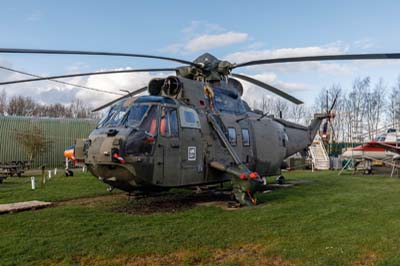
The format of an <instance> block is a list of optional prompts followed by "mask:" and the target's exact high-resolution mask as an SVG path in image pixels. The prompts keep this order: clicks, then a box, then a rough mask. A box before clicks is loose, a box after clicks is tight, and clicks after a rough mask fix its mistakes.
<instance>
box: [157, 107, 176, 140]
mask: <svg viewBox="0 0 400 266" xmlns="http://www.w3.org/2000/svg"><path fill="white" fill-rule="evenodd" d="M160 134H161V136H164V137H178V119H177V114H176V109H175V108H169V107H163V108H162V110H161V119H160Z"/></svg>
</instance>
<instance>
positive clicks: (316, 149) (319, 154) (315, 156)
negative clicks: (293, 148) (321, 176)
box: [309, 134, 329, 170]
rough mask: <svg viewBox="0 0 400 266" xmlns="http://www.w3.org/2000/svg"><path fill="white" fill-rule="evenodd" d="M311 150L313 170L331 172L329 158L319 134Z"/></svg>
mask: <svg viewBox="0 0 400 266" xmlns="http://www.w3.org/2000/svg"><path fill="white" fill-rule="evenodd" d="M309 150H310V155H311V159H312V164H313V168H314V169H317V170H329V156H328V153H327V152H326V149H325V146H324V144H323V143H322V140H321V137H320V136H319V135H318V134H317V135H316V136H315V138H314V141H313V143H312V144H311V146H310V147H309Z"/></svg>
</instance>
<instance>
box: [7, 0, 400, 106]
mask: <svg viewBox="0 0 400 266" xmlns="http://www.w3.org/2000/svg"><path fill="white" fill-rule="evenodd" d="M1 6H2V7H1V9H0V32H1V33H2V37H1V38H0V47H14V48H41V49H71V50H72V49H75V50H95V51H120V52H132V53H146V54H156V55H165V56H172V57H178V58H182V59H188V60H193V59H194V58H196V57H197V56H199V55H200V54H202V53H203V52H206V51H207V52H211V53H212V54H214V55H216V56H217V57H218V58H221V59H229V60H231V61H233V62H239V61H247V60H251V59H256V58H258V59H260V58H265V57H276V56H302V55H316V54H332V53H379V52H400V35H399V34H397V33H398V28H399V26H400V16H399V15H398V13H399V11H400V2H399V1H246V2H244V1H232V0H231V1H201V2H194V1H193V2H190V1H141V2H140V1H112V2H111V1H64V2H61V1H1ZM0 65H7V66H12V67H13V68H16V69H21V70H24V71H29V72H32V73H36V74H41V75H53V74H62V73H75V72H81V71H83V72H86V71H96V70H100V69H115V68H127V67H131V68H139V67H169V66H177V64H175V63H171V62H163V61H158V60H144V59H132V58H110V57H82V56H64V55H63V56H53V55H51V56H50V55H47V56H40V55H0ZM399 66H400V62H389V61H386V62H374V63H370V62H362V63H360V62H349V63H342V62H341V63H338V62H332V63H307V64H291V65H288V64H285V65H276V66H273V67H271V66H270V67H261V68H251V69H240V71H239V72H242V73H247V74H249V75H254V76H256V77H258V78H260V79H262V80H263V81H265V82H270V83H272V84H274V85H276V86H279V87H280V88H282V89H283V90H285V91H287V92H290V93H292V94H293V95H295V96H297V97H299V98H301V99H303V100H304V101H305V102H306V103H307V104H312V103H313V101H314V100H313V98H314V95H316V94H317V93H318V91H319V90H320V89H321V88H322V87H327V86H330V85H331V84H333V83H340V84H341V85H342V87H344V88H345V89H346V88H349V87H350V86H351V83H352V81H353V80H354V79H355V78H356V77H364V76H367V75H368V76H371V78H372V81H373V82H375V81H376V80H377V79H378V78H379V77H383V78H384V80H385V82H386V84H387V86H388V88H390V86H392V85H394V83H395V82H396V80H397V76H398V75H399V73H400V68H399ZM15 78H18V79H19V78H23V76H21V75H14V74H13V75H11V74H10V73H7V72H5V71H0V79H1V80H10V79H15ZM150 78H151V75H150V74H146V73H143V74H138V75H117V76H115V77H109V76H108V77H105V76H104V77H96V78H94V77H93V78H89V79H74V80H69V81H70V82H75V83H80V84H84V85H90V86H93V87H98V88H101V89H108V90H116V91H118V90H119V89H135V88H138V87H140V86H142V85H143V84H146V82H147V81H148V79H150ZM246 86H247V87H248V92H247V95H246V96H247V97H250V98H251V97H254V98H257V97H259V96H260V95H262V94H263V93H264V92H263V91H262V90H260V89H256V88H254V87H251V86H248V85H246ZM5 88H6V90H7V92H8V93H9V94H10V95H12V94H21V93H23V94H24V95H31V96H33V97H35V98H37V99H38V100H41V101H44V102H46V101H47V102H51V101H58V100H59V99H65V100H66V101H69V100H72V99H73V98H74V97H80V98H82V99H85V100H88V101H91V104H92V105H96V104H99V103H102V102H104V101H106V100H108V99H112V98H113V97H115V96H112V95H93V94H92V93H89V92H86V91H80V90H76V89H73V88H70V87H66V86H65V87H63V86H60V85H59V84H54V83H50V82H40V83H35V84H33V83H32V84H29V85H28V84H23V85H13V86H7V87H5ZM0 89H1V88H0ZM49 91H50V92H51V93H50V92H49ZM54 95H57V97H56V96H54ZM49 97H50V98H49ZM56 99H57V100H56Z"/></svg>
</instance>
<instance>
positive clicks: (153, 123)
mask: <svg viewBox="0 0 400 266" xmlns="http://www.w3.org/2000/svg"><path fill="white" fill-rule="evenodd" d="M139 128H140V129H143V130H145V131H146V132H147V133H149V134H150V135H153V136H155V135H156V134H157V106H156V105H153V106H152V107H151V108H150V110H149V111H148V112H147V114H146V116H145V117H144V118H143V122H142V123H141V125H140V127H139Z"/></svg>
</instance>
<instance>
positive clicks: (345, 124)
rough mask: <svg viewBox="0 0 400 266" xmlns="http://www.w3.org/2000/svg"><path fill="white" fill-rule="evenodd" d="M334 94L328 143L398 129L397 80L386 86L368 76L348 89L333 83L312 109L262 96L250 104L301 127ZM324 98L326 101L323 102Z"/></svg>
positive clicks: (399, 96) (399, 86) (399, 93)
mask: <svg viewBox="0 0 400 266" xmlns="http://www.w3.org/2000/svg"><path fill="white" fill-rule="evenodd" d="M336 95H337V102H336V105H335V108H334V113H335V118H334V119H333V120H331V124H332V128H333V131H332V130H330V132H329V134H331V135H332V140H333V141H336V142H364V141H367V140H371V139H373V138H375V137H377V135H379V134H381V133H382V132H384V129H385V128H387V127H392V128H396V129H399V126H400V77H399V79H398V80H397V82H396V84H395V85H393V86H388V85H386V83H385V82H384V80H383V79H382V78H381V79H379V80H378V81H377V82H376V83H374V84H372V82H371V79H370V77H364V78H357V79H355V80H354V81H353V84H352V86H351V88H343V87H342V86H341V85H340V84H333V85H332V86H330V87H328V88H322V89H321V90H320V92H319V93H318V94H317V96H316V97H315V102H314V104H313V106H305V105H294V104H291V103H288V102H287V101H284V100H281V99H278V98H272V97H263V98H262V99H261V100H255V101H254V102H253V103H252V106H253V108H256V109H259V110H261V111H263V112H264V113H268V114H272V115H274V116H275V117H277V116H282V118H284V119H287V120H290V121H293V122H296V123H301V124H305V125H307V124H309V122H310V121H311V119H312V117H313V114H314V113H318V112H319V113H321V112H326V109H327V103H328V108H329V107H330V105H331V104H332V102H333V100H334V98H335V97H336ZM327 98H328V101H327Z"/></svg>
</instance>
